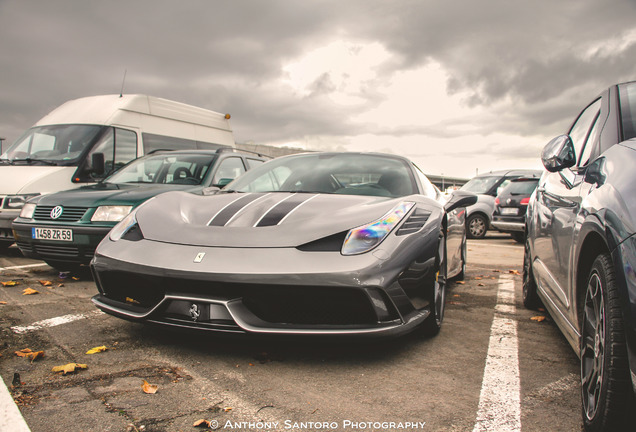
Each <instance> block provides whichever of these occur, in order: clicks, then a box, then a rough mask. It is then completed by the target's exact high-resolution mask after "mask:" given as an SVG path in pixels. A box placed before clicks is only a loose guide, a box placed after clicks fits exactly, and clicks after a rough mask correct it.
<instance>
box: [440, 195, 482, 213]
mask: <svg viewBox="0 0 636 432" xmlns="http://www.w3.org/2000/svg"><path fill="white" fill-rule="evenodd" d="M476 202H477V195H475V194H474V193H472V192H467V191H463V190H456V191H455V192H453V193H452V194H451V196H450V199H449V200H448V201H447V202H446V204H444V210H446V213H450V212H452V211H453V210H455V209H456V208H459V207H468V206H471V205H473V204H475V203H476Z"/></svg>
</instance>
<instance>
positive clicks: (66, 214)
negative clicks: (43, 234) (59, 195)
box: [33, 206, 88, 222]
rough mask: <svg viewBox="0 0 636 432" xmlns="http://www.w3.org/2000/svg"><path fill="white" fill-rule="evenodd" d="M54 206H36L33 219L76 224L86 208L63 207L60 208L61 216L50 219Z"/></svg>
mask: <svg viewBox="0 0 636 432" xmlns="http://www.w3.org/2000/svg"><path fill="white" fill-rule="evenodd" d="M55 207H56V206H37V207H36V208H35V213H33V219H35V220H41V221H52V220H54V221H57V222H77V221H78V220H80V219H81V218H82V216H84V214H85V213H86V210H88V208H86V207H64V206H62V209H63V211H62V215H61V216H60V217H58V218H57V219H53V218H52V217H51V210H53V209H54V208H55Z"/></svg>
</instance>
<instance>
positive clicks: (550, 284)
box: [533, 98, 601, 321]
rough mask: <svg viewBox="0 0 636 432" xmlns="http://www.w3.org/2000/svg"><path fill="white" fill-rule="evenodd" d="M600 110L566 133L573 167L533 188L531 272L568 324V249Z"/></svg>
mask: <svg viewBox="0 0 636 432" xmlns="http://www.w3.org/2000/svg"><path fill="white" fill-rule="evenodd" d="M600 108H601V98H598V99H596V100H595V101H594V102H592V103H591V104H590V105H588V106H587V107H586V108H585V109H584V110H583V111H582V112H581V114H580V115H579V116H578V117H577V120H576V121H575V122H574V124H573V125H572V127H571V128H570V130H569V133H568V135H569V136H570V138H571V139H572V143H573V144H574V150H575V153H576V160H577V163H576V165H575V166H573V167H572V168H565V169H563V170H561V171H558V172H553V173H552V172H548V173H547V174H545V175H544V176H543V177H542V178H541V181H540V183H539V186H538V187H537V219H538V229H537V235H536V237H535V241H534V250H535V255H536V257H537V258H538V261H535V265H534V266H533V270H534V269H535V268H536V271H535V275H536V277H537V279H538V282H539V284H540V286H541V288H542V289H544V290H545V291H546V292H547V294H548V296H549V297H550V298H551V299H552V300H553V301H555V303H556V306H557V307H559V309H561V310H562V312H563V313H565V314H566V315H569V317H570V319H571V320H572V321H573V320H574V318H575V317H574V314H575V313H576V311H572V310H571V299H572V293H571V288H570V287H572V286H573V284H572V283H571V282H572V281H571V280H570V279H571V277H572V275H571V272H570V269H571V264H572V262H573V258H572V254H573V247H572V245H573V242H574V235H575V227H576V218H577V215H578V214H579V210H580V207H581V201H582V194H586V193H587V189H588V186H589V185H587V184H586V183H584V182H583V178H584V167H585V165H586V164H587V163H588V159H589V155H590V153H591V148H592V147H593V146H594V145H595V143H596V142H597V141H598V136H599V129H600V127H601V125H600V123H601V122H599V121H598V118H599V114H600ZM583 189H585V190H583Z"/></svg>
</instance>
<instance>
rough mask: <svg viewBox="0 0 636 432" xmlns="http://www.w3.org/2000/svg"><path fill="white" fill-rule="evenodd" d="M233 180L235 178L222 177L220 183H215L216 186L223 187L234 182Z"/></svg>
mask: <svg viewBox="0 0 636 432" xmlns="http://www.w3.org/2000/svg"><path fill="white" fill-rule="evenodd" d="M233 180H234V179H232V178H221V179H219V181H218V183H215V184H214V186H217V187H220V188H222V187H223V186H225V185H227V184H230V183H232V181H233Z"/></svg>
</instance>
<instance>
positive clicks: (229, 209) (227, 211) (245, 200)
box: [208, 194, 263, 226]
mask: <svg viewBox="0 0 636 432" xmlns="http://www.w3.org/2000/svg"><path fill="white" fill-rule="evenodd" d="M262 196H263V195H262V194H249V195H245V196H242V197H241V198H239V199H237V200H235V201H233V202H231V203H230V204H228V205H227V206H226V207H225V208H224V209H222V210H221V211H220V212H218V213H217V214H216V215H214V217H213V218H212V220H210V222H209V223H208V226H225V224H226V223H228V222H229V221H230V219H232V218H233V217H234V215H236V214H237V213H238V212H239V211H241V209H242V208H244V207H245V206H247V205H248V204H250V203H251V202H253V201H255V200H257V199H259V198H260V197H262Z"/></svg>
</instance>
